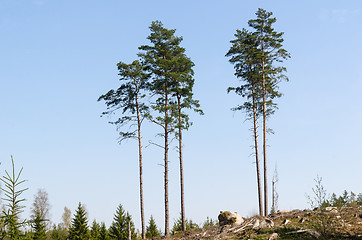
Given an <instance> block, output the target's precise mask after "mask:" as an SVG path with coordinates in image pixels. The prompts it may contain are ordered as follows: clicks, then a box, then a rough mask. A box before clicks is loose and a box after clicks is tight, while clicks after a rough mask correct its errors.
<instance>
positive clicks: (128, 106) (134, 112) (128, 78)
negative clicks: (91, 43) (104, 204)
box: [98, 60, 149, 239]
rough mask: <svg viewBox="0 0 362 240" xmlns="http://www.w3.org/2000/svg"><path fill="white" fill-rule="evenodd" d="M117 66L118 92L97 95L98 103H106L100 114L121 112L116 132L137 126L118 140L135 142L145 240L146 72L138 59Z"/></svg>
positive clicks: (125, 132) (147, 76)
mask: <svg viewBox="0 0 362 240" xmlns="http://www.w3.org/2000/svg"><path fill="white" fill-rule="evenodd" d="M117 66H118V70H119V75H120V76H121V79H120V80H121V81H122V84H121V86H120V87H119V88H118V89H117V90H113V89H112V90H110V91H108V92H107V93H106V94H104V95H102V96H100V97H99V99H98V101H100V100H104V101H105V102H106V105H107V111H106V112H103V114H106V115H109V114H113V113H114V112H115V111H117V110H121V112H122V114H123V116H122V117H120V118H118V120H117V121H115V122H111V123H114V124H116V125H117V126H118V129H122V128H124V127H125V126H127V125H128V126H127V129H129V127H130V126H131V127H133V126H135V125H136V126H137V127H136V128H135V129H132V130H131V131H124V130H123V129H122V131H120V135H121V141H122V140H124V139H129V138H134V139H137V141H138V156H139V157H138V160H139V178H140V208H141V225H142V238H143V239H145V236H146V229H145V219H144V203H143V166H142V136H141V124H142V121H143V119H144V117H145V116H146V115H148V106H147V105H146V104H145V102H143V99H144V97H145V96H146V94H145V91H146V89H147V88H148V82H147V81H148V78H149V74H147V73H146V67H145V66H144V65H143V64H142V63H140V62H139V61H137V60H135V61H133V62H132V63H131V64H126V63H123V62H119V63H118V65H117ZM135 123H136V124H135Z"/></svg>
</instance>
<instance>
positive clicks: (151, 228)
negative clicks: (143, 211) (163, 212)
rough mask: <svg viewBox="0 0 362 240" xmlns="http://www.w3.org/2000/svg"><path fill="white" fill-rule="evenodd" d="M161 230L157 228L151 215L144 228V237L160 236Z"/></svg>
mask: <svg viewBox="0 0 362 240" xmlns="http://www.w3.org/2000/svg"><path fill="white" fill-rule="evenodd" d="M160 236H161V232H160V230H159V229H158V228H157V225H156V222H155V219H154V218H153V216H152V215H151V218H150V221H149V222H148V226H147V230H146V237H147V238H153V237H160Z"/></svg>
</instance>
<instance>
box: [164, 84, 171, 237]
mask: <svg viewBox="0 0 362 240" xmlns="http://www.w3.org/2000/svg"><path fill="white" fill-rule="evenodd" d="M167 108H168V89H167V82H166V83H165V236H169V235H170V230H169V226H170V224H169V213H168V128H169V126H168V109H167Z"/></svg>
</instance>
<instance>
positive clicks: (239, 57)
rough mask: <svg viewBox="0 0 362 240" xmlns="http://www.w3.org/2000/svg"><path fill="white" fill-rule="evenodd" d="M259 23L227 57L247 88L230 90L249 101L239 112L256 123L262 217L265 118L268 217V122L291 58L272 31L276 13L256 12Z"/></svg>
mask: <svg viewBox="0 0 362 240" xmlns="http://www.w3.org/2000/svg"><path fill="white" fill-rule="evenodd" d="M256 15H257V19H254V20H250V21H249V22H248V25H249V27H251V28H253V29H254V32H249V31H247V30H245V29H243V30H242V31H240V30H237V34H235V36H236V39H235V40H233V41H231V42H232V43H233V46H232V48H231V49H230V51H229V52H228V54H227V56H231V59H230V62H232V63H233V64H234V65H235V69H236V73H235V75H236V76H237V77H238V78H241V79H242V80H243V81H245V84H244V85H242V86H240V87H237V88H229V91H231V90H233V91H235V92H236V93H237V94H239V95H241V96H243V97H246V98H247V101H246V102H245V103H244V104H243V105H241V106H238V107H237V108H235V109H236V110H246V111H247V112H248V113H250V114H251V115H249V117H250V118H252V119H253V121H254V126H253V130H254V141H255V155H256V165H257V178H258V195H259V213H260V215H262V214H263V210H262V206H261V205H262V204H261V202H262V196H261V193H260V192H261V183H260V166H259V159H258V139H257V138H258V134H257V119H258V118H259V116H260V115H261V116H262V118H263V165H264V214H265V215H268V180H267V151H266V146H267V144H266V133H267V131H271V130H270V129H267V126H266V120H267V118H268V117H270V116H271V115H272V114H273V113H274V111H275V109H276V108H277V104H276V103H275V102H274V99H275V98H279V97H281V95H282V94H281V93H280V92H278V88H279V86H278V84H279V82H280V81H281V80H288V78H287V77H286V76H285V75H284V74H283V73H284V72H285V71H286V68H285V67H282V66H279V65H276V63H280V62H282V61H283V60H284V59H287V58H289V57H290V55H289V54H288V53H287V51H286V50H284V49H283V48H282V42H283V38H282V35H283V33H277V32H276V31H274V29H273V28H272V24H273V23H275V22H276V18H271V15H272V13H271V12H267V11H265V10H263V9H260V8H259V9H258V11H257V12H256Z"/></svg>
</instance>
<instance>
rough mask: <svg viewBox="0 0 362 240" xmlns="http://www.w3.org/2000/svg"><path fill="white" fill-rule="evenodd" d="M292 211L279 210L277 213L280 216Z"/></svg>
mask: <svg viewBox="0 0 362 240" xmlns="http://www.w3.org/2000/svg"><path fill="white" fill-rule="evenodd" d="M290 212H291V211H290V210H278V211H277V213H278V214H285V213H290Z"/></svg>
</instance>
